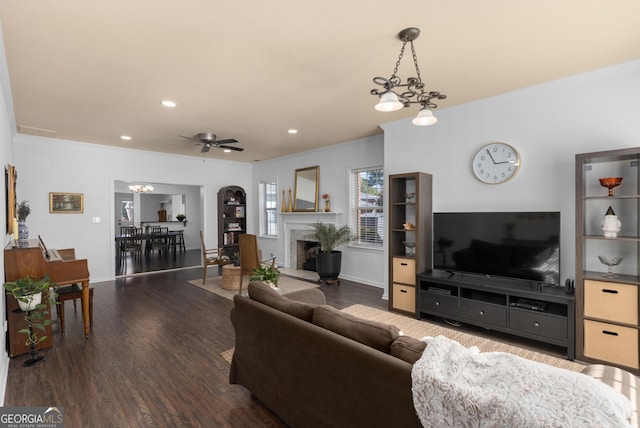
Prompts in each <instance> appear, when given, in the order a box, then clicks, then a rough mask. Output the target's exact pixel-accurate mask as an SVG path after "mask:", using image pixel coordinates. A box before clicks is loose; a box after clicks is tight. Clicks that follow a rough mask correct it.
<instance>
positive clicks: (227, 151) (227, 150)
mask: <svg viewBox="0 0 640 428" xmlns="http://www.w3.org/2000/svg"><path fill="white" fill-rule="evenodd" d="M223 151H224V152H225V153H231V150H229V149H224V150H223Z"/></svg>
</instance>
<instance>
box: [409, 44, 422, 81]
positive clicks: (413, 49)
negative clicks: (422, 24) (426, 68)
mask: <svg viewBox="0 0 640 428" xmlns="http://www.w3.org/2000/svg"><path fill="white" fill-rule="evenodd" d="M411 53H412V54H413V65H415V66H416V74H417V75H418V82H422V77H420V67H418V55H416V48H414V47H413V40H412V41H411ZM422 92H424V91H422Z"/></svg>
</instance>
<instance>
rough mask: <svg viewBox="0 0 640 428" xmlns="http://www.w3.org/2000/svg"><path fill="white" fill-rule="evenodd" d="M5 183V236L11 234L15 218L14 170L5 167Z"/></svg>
mask: <svg viewBox="0 0 640 428" xmlns="http://www.w3.org/2000/svg"><path fill="white" fill-rule="evenodd" d="M5 183H6V185H7V193H6V195H7V201H6V202H7V234H9V235H11V234H13V228H14V224H13V221H14V220H13V219H14V218H15V217H16V168H15V167H14V166H13V165H7V167H6V168H5Z"/></svg>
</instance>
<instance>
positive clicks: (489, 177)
mask: <svg viewBox="0 0 640 428" xmlns="http://www.w3.org/2000/svg"><path fill="white" fill-rule="evenodd" d="M519 168H520V155H519V154H518V151H517V150H516V149H515V148H514V147H513V146H511V145H510V144H506V143H491V144H487V145H486V146H484V147H483V148H481V149H480V150H478V152H477V153H476V155H475V157H474V158H473V173H474V174H475V176H476V178H477V179H478V180H480V181H482V182H483V183H487V184H500V183H504V182H505V181H507V180H509V179H510V178H511V177H513V176H514V175H516V173H517V172H518V169H519Z"/></svg>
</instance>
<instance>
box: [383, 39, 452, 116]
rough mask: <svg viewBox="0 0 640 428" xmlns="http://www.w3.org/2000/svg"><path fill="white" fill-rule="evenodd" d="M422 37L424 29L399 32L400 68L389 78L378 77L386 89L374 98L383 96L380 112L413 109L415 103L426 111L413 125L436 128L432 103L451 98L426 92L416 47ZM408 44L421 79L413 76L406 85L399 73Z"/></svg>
mask: <svg viewBox="0 0 640 428" xmlns="http://www.w3.org/2000/svg"><path fill="white" fill-rule="evenodd" d="M419 35H420V29H418V28H415V27H409V28H405V29H404V30H402V31H400V33H398V38H399V39H400V40H402V48H401V49H400V55H399V56H398V60H397V61H396V66H395V68H394V69H393V74H392V75H391V77H390V78H388V79H385V78H384V77H374V78H373V83H375V84H376V85H380V86H382V88H383V89H375V88H374V89H372V90H371V95H377V96H378V97H380V101H379V102H378V104H376V106H375V109H376V110H378V111H396V110H400V109H401V108H403V107H409V106H410V105H411V104H420V105H421V106H422V108H421V109H420V111H419V112H418V115H417V116H416V117H415V118H414V119H413V121H412V122H413V124H415V125H419V126H427V125H433V124H434V123H436V122H437V121H438V119H437V118H436V117H435V116H434V115H433V112H432V111H431V110H432V109H434V108H437V107H438V106H437V104H435V103H433V102H432V101H431V100H432V99H438V100H443V99H445V98H447V96H446V95H444V94H441V93H440V92H437V91H426V90H425V89H424V83H423V82H422V78H421V77H420V67H418V57H417V55H416V50H415V48H414V47H413V41H414V40H415V39H417V38H418V36H419ZM407 43H409V44H410V45H411V54H412V55H413V65H414V66H415V68H416V75H417V77H409V78H407V81H406V83H402V79H400V77H398V76H397V73H398V67H399V66H400V62H401V61H402V57H403V55H404V48H405V46H406V45H407Z"/></svg>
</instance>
